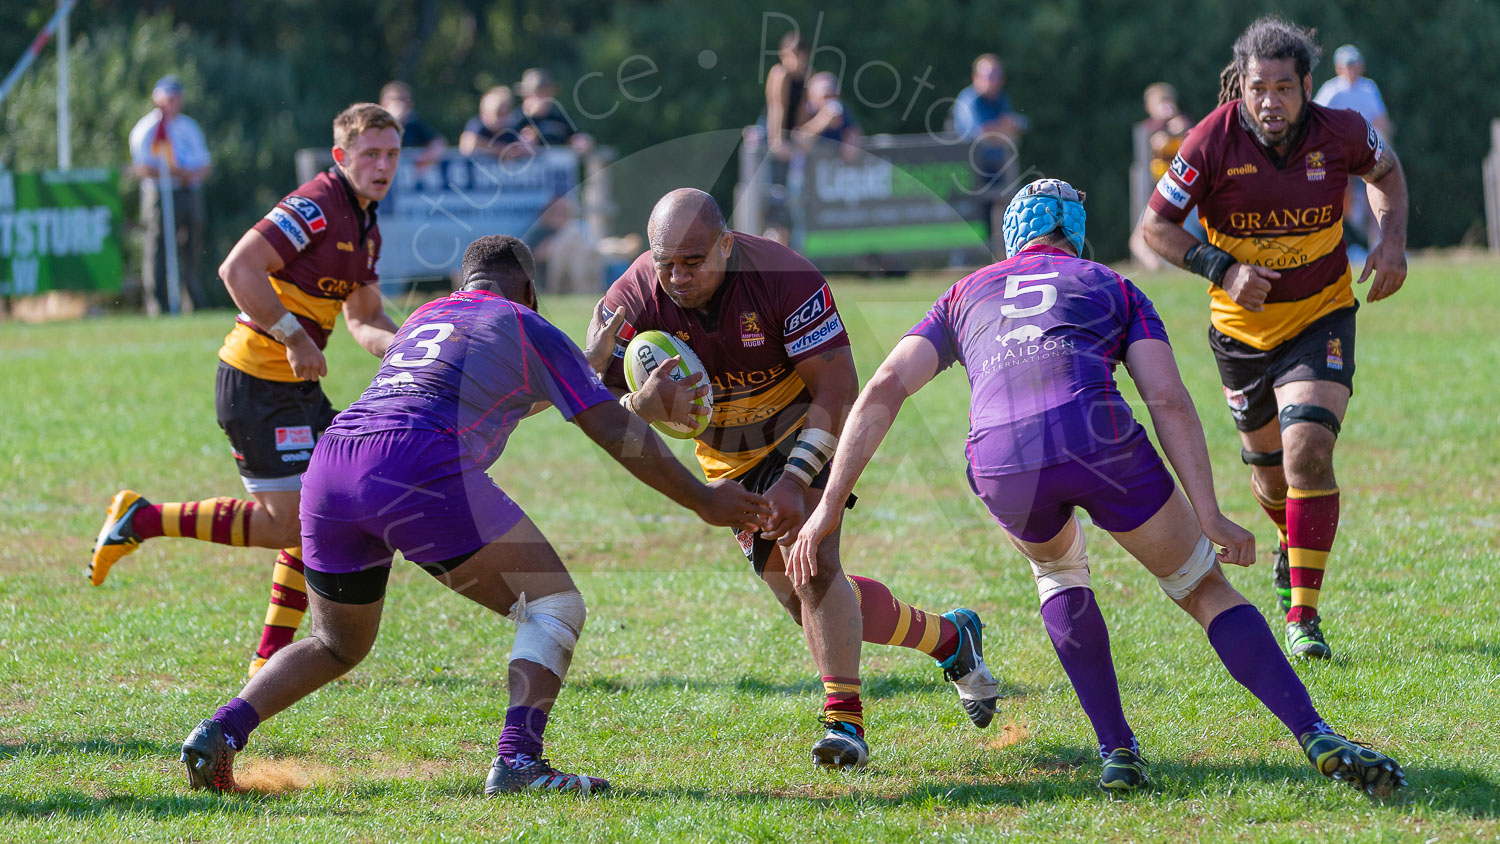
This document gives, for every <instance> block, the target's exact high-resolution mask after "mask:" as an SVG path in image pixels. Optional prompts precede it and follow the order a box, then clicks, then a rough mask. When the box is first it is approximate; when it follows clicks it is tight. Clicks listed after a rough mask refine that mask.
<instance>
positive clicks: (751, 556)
mask: <svg viewBox="0 0 1500 844" xmlns="http://www.w3.org/2000/svg"><path fill="white" fill-rule="evenodd" d="M796 447H797V435H796V434H792V435H790V436H788V437H787V438H786V439H784V440H782V441H781V444H780V445H778V446H777V447H776V450H775V451H773V452H771V453H770V454H767V455H766V456H765V457H762V458H761V459H760V462H759V463H757V464H755V465H754V466H752V467H750V471H748V472H746V473H745V474H743V475H740V476H739V477H737V478H735V480H736V481H739V483H740V486H743V487H744V488H745V489H748V490H750V491H751V492H754V493H757V494H764V493H765V492H767V491H768V490H770V488H771V487H773V486H775V485H776V482H777V481H779V480H781V470H782V469H783V468H785V466H786V459H787V457H788V456H790V455H791V453H792V449H794V448H796ZM827 485H828V467H827V466H824V467H823V471H821V472H819V473H818V475H817V477H815V478H813V481H812V484H810V487H811V488H812V489H822V488H823V487H825V486H827ZM858 500H859V496H857V495H853V494H850V496H849V500H847V501H845V502H844V509H845V510H853V509H854V503H855V502H856V501H858ZM734 538H735V541H736V542H738V543H739V544H740V550H741V551H743V552H745V559H747V560H749V561H750V565H752V566H754V567H755V573H756V574H757V575H759V574H761V573H763V572H764V571H765V570H766V562H767V561H768V560H770V559H771V552H772V551H774V550H776V542H775V540H771V539H765V538H764V537H762V536H761V535H760V531H756V532H755V533H751V532H750V531H748V530H736V531H735V532H734Z"/></svg>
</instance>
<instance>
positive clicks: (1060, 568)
mask: <svg viewBox="0 0 1500 844" xmlns="http://www.w3.org/2000/svg"><path fill="white" fill-rule="evenodd" d="M1073 531H1074V533H1073V544H1072V545H1069V546H1068V550H1067V551H1066V552H1065V553H1064V554H1063V555H1062V557H1060V558H1058V559H1056V560H1052V561H1050V562H1045V563H1042V562H1038V561H1036V560H1032V561H1031V576H1032V577H1034V578H1036V591H1037V596H1038V597H1039V598H1040V599H1041V602H1042V603H1044V604H1045V603H1047V601H1048V599H1050V598H1051V597H1052V596H1053V595H1056V594H1057V593H1059V592H1062V591H1064V590H1067V589H1073V588H1076V587H1079V586H1088V585H1089V552H1088V547H1087V544H1086V543H1085V542H1084V539H1083V525H1081V524H1079V523H1078V519H1077V518H1076V517H1075V518H1074V519H1073Z"/></svg>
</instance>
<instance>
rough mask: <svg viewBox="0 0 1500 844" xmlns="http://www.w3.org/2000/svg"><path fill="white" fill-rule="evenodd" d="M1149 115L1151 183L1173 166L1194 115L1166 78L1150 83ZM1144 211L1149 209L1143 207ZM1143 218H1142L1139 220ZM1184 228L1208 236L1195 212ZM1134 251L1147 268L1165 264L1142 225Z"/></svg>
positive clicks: (1134, 238) (1147, 96)
mask: <svg viewBox="0 0 1500 844" xmlns="http://www.w3.org/2000/svg"><path fill="white" fill-rule="evenodd" d="M1145 101H1146V119H1145V120H1143V121H1141V126H1142V127H1143V128H1144V129H1145V130H1146V146H1147V149H1148V150H1149V151H1150V153H1151V161H1150V168H1149V169H1150V171H1151V184H1153V185H1154V184H1156V183H1157V181H1159V180H1160V179H1161V177H1162V176H1163V175H1164V174H1165V173H1166V172H1167V168H1169V167H1171V166H1172V158H1173V157H1174V156H1176V155H1177V150H1179V149H1181V148H1182V140H1183V138H1186V137H1187V133H1188V130H1189V129H1191V128H1193V119H1192V118H1190V117H1188V116H1187V115H1186V114H1183V112H1182V109H1181V107H1179V106H1178V104H1177V89H1176V88H1174V87H1172V85H1170V84H1169V83H1166V82H1156V83H1153V84H1151V85H1148V86H1146V94H1145ZM1141 210H1142V212H1143V213H1144V211H1145V209H1144V208H1143V209H1141ZM1137 222H1139V220H1138V221H1137ZM1183 228H1185V229H1187V230H1188V231H1190V232H1192V233H1193V234H1195V235H1197V236H1198V237H1205V236H1206V235H1205V234H1204V232H1203V226H1202V224H1200V223H1199V222H1198V218H1197V217H1196V216H1194V215H1192V214H1189V215H1188V218H1187V219H1186V220H1185V221H1184V222H1183ZM1130 254H1131V255H1132V256H1133V257H1134V258H1135V260H1136V262H1137V263H1139V264H1140V265H1141V267H1142V268H1143V269H1145V270H1146V271H1147V272H1155V271H1156V270H1158V269H1160V268H1161V266H1162V262H1161V258H1159V257H1158V256H1157V254H1156V252H1155V251H1153V250H1152V249H1151V247H1150V246H1148V245H1147V244H1146V239H1145V237H1144V236H1143V235H1142V234H1141V227H1140V226H1139V225H1137V226H1136V228H1135V231H1133V232H1131V234H1130Z"/></svg>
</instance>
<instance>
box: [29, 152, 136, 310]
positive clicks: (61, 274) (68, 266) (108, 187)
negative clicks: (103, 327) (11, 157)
mask: <svg viewBox="0 0 1500 844" xmlns="http://www.w3.org/2000/svg"><path fill="white" fill-rule="evenodd" d="M119 184H120V174H119V173H118V172H116V171H114V170H102V169H92V170H48V171H46V172H42V173H11V172H8V171H4V170H0V295H9V296H30V295H32V294H35V293H40V292H42V291H46V290H111V291H113V290H119V289H120V276H121V270H122V266H123V265H122V261H121V258H120V230H121V226H122V224H123V222H124V215H123V213H122V209H121V206H120V188H119Z"/></svg>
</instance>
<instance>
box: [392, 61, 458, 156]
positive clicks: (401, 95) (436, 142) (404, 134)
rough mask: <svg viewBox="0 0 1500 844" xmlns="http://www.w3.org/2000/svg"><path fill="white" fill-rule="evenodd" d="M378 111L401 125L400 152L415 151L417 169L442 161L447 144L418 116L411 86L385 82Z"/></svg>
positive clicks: (440, 135)
mask: <svg viewBox="0 0 1500 844" xmlns="http://www.w3.org/2000/svg"><path fill="white" fill-rule="evenodd" d="M380 107H381V108H383V109H385V110H386V111H388V112H390V113H391V116H392V117H394V118H396V122H397V123H399V124H401V147H402V149H417V148H420V149H421V150H422V152H420V153H418V154H417V160H416V165H417V169H419V170H420V169H422V168H425V167H427V166H428V165H431V164H432V163H434V162H435V161H437V160H438V159H439V158H441V157H442V155H443V151H444V150H446V149H447V148H448V141H447V139H445V138H444V137H443V136H442V134H440V133H439V132H438V131H437V130H436V129H434V128H432V126H431V125H430V124H428V122H427V121H425V120H423V119H422V117H421V115H419V114H417V107H416V102H415V100H414V99H413V98H412V93H411V86H410V85H408V84H406V83H405V82H387V83H386V84H385V87H383V88H381V89H380Z"/></svg>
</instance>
